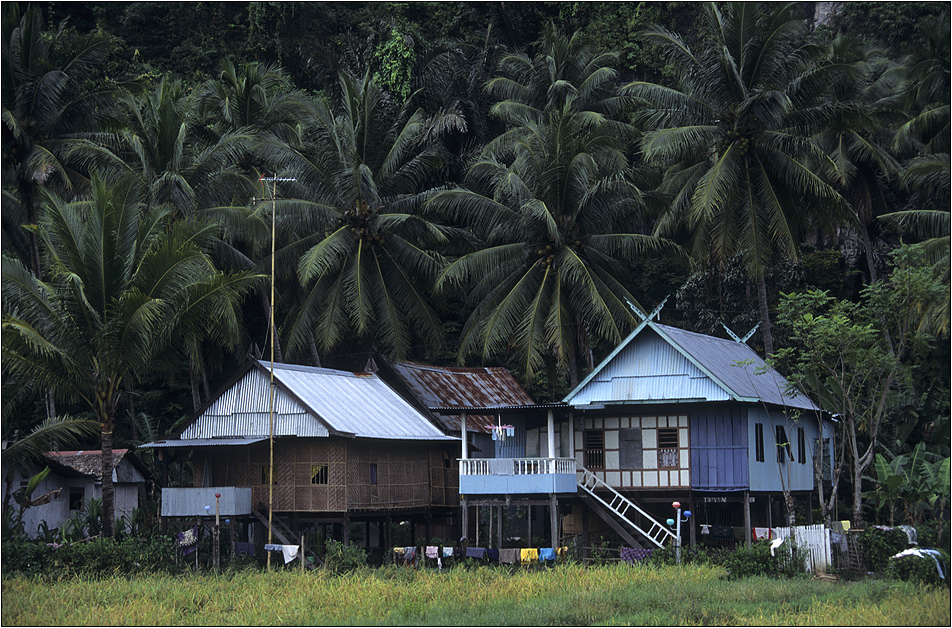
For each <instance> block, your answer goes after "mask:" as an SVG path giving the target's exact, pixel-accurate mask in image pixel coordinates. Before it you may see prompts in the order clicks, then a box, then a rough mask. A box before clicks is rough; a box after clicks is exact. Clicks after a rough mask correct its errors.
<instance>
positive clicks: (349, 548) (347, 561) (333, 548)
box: [324, 539, 367, 574]
mask: <svg viewBox="0 0 952 628" xmlns="http://www.w3.org/2000/svg"><path fill="white" fill-rule="evenodd" d="M366 565H367V552H365V551H364V550H363V549H361V548H359V547H357V546H356V545H353V544H349V545H345V544H343V543H341V542H340V541H335V540H334V539H327V541H326V542H325V543H324V568H325V569H326V570H328V571H330V572H332V573H337V574H340V573H344V572H347V571H353V570H354V569H360V568H361V567H365V566H366Z"/></svg>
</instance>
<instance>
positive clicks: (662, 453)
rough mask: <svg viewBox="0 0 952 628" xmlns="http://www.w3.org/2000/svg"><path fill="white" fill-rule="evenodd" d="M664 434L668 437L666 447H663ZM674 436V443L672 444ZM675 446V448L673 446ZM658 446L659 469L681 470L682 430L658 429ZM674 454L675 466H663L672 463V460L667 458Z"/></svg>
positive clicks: (671, 428) (675, 428)
mask: <svg viewBox="0 0 952 628" xmlns="http://www.w3.org/2000/svg"><path fill="white" fill-rule="evenodd" d="M662 434H664V436H665V437H666V439H665V443H664V445H662ZM672 436H673V437H674V438H673V442H672ZM672 444H673V446H672ZM657 445H658V468H659V469H680V468H681V430H680V428H677V427H659V428H657ZM672 451H673V452H674V460H673V462H674V464H663V463H664V462H672V460H670V459H668V460H665V458H666V457H668V456H670V452H672Z"/></svg>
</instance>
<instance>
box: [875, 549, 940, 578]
mask: <svg viewBox="0 0 952 628" xmlns="http://www.w3.org/2000/svg"><path fill="white" fill-rule="evenodd" d="M940 553H942V557H941V558H940V559H939V562H940V564H941V565H942V572H943V573H944V574H946V582H948V565H949V557H948V555H947V554H945V553H944V552H941V550H940ZM886 575H887V576H888V577H890V578H895V579H896V580H904V581H908V582H917V583H920V584H940V583H942V579H941V578H940V577H939V570H938V569H937V568H936V561H935V560H934V559H933V558H932V557H930V556H914V555H908V556H902V557H901V558H893V557H890V559H889V562H888V564H887V566H886Z"/></svg>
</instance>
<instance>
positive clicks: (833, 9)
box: [813, 2, 843, 28]
mask: <svg viewBox="0 0 952 628" xmlns="http://www.w3.org/2000/svg"><path fill="white" fill-rule="evenodd" d="M814 5H815V6H814V7H813V28H816V27H817V26H822V25H824V24H832V23H833V20H834V19H836V16H837V15H839V13H840V11H841V10H842V8H843V3H842V2H815V3H814Z"/></svg>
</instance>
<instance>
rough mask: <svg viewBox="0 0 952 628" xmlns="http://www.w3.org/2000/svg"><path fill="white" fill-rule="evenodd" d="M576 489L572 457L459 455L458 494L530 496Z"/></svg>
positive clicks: (568, 491) (573, 492)
mask: <svg viewBox="0 0 952 628" xmlns="http://www.w3.org/2000/svg"><path fill="white" fill-rule="evenodd" d="M577 490H578V481H577V479H576V462H575V458H462V459H460V461H459V492H460V494H461V495H530V494H552V493H571V494H573V495H574V494H575V493H576V492H577Z"/></svg>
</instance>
